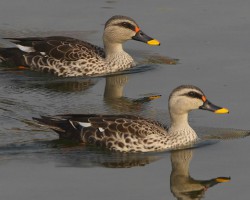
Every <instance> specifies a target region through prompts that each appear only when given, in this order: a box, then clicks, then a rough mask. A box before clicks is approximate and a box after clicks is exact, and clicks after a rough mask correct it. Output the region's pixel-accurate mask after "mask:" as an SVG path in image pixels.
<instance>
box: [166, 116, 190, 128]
mask: <svg viewBox="0 0 250 200" xmlns="http://www.w3.org/2000/svg"><path fill="white" fill-rule="evenodd" d="M170 118H171V126H170V127H171V128H174V129H185V128H191V127H190V126H189V124H188V113H183V114H179V113H178V114H174V113H170Z"/></svg>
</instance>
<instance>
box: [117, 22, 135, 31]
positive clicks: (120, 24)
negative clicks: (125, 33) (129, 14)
mask: <svg viewBox="0 0 250 200" xmlns="http://www.w3.org/2000/svg"><path fill="white" fill-rule="evenodd" d="M116 25H117V26H122V27H124V28H127V29H130V30H132V31H135V26H134V25H133V24H130V23H128V22H120V23H118V24H116Z"/></svg>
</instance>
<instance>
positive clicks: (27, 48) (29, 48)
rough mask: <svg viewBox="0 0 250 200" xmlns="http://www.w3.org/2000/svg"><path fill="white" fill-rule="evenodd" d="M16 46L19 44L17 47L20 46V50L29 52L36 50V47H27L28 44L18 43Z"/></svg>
mask: <svg viewBox="0 0 250 200" xmlns="http://www.w3.org/2000/svg"><path fill="white" fill-rule="evenodd" d="M16 46H17V48H19V49H20V50H22V51H25V52H27V53H30V52H35V49H34V48H33V47H26V46H22V45H20V44H17V45H16Z"/></svg>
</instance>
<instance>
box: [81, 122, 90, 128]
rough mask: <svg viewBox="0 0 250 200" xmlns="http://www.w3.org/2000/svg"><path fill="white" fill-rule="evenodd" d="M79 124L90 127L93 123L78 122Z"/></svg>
mask: <svg viewBox="0 0 250 200" xmlns="http://www.w3.org/2000/svg"><path fill="white" fill-rule="evenodd" d="M78 124H80V125H81V126H83V127H90V126H91V123H89V122H78Z"/></svg>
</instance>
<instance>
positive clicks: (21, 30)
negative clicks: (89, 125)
mask: <svg viewBox="0 0 250 200" xmlns="http://www.w3.org/2000/svg"><path fill="white" fill-rule="evenodd" d="M249 6H250V2H249V1H246V0H239V1H233V0H227V1H226V0H222V1H220V2H218V1H214V0H212V1H184V0H178V1H169V0H167V1H166V0H155V1H144V2H143V3H142V2H141V1H131V2H130V1H73V2H72V1H71V2H68V1H60V3H59V2H58V1H50V2H47V3H44V2H42V1H37V0H35V1H29V0H18V1H7V0H3V1H2V2H1V7H0V19H1V21H0V36H1V37H13V36H47V35H67V36H72V37H76V38H80V39H84V40H88V41H90V42H92V43H94V44H97V45H100V46H102V40H101V37H102V31H103V25H104V23H105V22H106V19H108V18H109V17H111V16H112V15H115V14H123V15H127V16H130V17H133V18H134V19H135V20H136V21H137V22H138V24H139V25H140V27H141V29H142V30H143V31H144V32H145V33H147V34H148V35H150V36H152V37H155V38H157V39H159V40H160V41H161V46H160V47H150V46H147V45H146V44H143V43H139V42H135V41H129V42H127V43H126V45H125V48H126V50H127V51H128V52H129V53H130V54H131V55H133V57H134V58H135V59H136V60H137V61H138V62H139V63H140V66H139V68H138V69H137V70H139V73H134V72H138V71H137V70H135V71H133V73H125V74H121V75H115V76H108V77H97V78H92V79H89V78H72V79H65V78H56V77H52V76H48V75H43V74H40V73H37V72H30V71H16V70H12V69H9V68H8V69H6V68H5V69H1V70H0V85H1V87H0V123H1V127H0V177H1V180H0V198H1V199H25V200H27V199H46V198H47V199H60V200H62V199H80V198H82V199H89V200H91V199H93V200H96V199H143V200H145V199H176V198H180V197H182V198H183V199H199V198H202V197H204V198H205V199H236V198H237V199H249V192H248V190H249V178H250V177H249V176H250V175H249V174H248V171H249V167H250V159H249V156H248V152H249V142H250V140H249V137H241V136H242V135H244V134H245V133H247V132H248V131H247V130H249V129H250V125H249V112H250V107H249V100H250V95H249V83H250V80H249V74H250V71H249V49H250V43H249V42H248V41H249V34H250V26H249V21H250V12H249ZM0 45H1V46H4V45H10V44H9V43H8V42H6V41H4V40H2V39H0ZM168 57H169V58H174V59H178V62H177V64H175V62H174V64H173V65H169V64H168V62H165V61H166V60H165V59H166V58H168ZM180 84H194V85H196V86H198V87H200V88H201V89H202V90H203V91H204V92H205V94H206V95H207V98H208V99H209V100H210V101H212V102H213V103H215V104H217V105H221V106H224V107H227V108H229V109H230V114H229V115H215V114H213V113H209V112H204V111H196V112H192V113H191V114H190V124H191V125H192V126H193V127H195V128H196V130H197V133H198V134H199V135H200V136H204V135H206V136H207V135H208V136H211V135H212V136H213V137H214V136H218V135H220V137H219V138H217V139H219V140H220V139H221V137H222V136H225V137H224V138H227V140H223V141H220V142H217V141H218V140H216V142H209V143H205V144H202V145H200V146H197V148H194V149H192V150H184V151H177V152H162V153H149V154H135V155H133V154H132V155H131V154H128V155H127V154H126V155H124V154H117V153H110V152H106V151H102V150H99V149H95V148H92V147H83V146H71V145H70V144H67V145H65V144H60V143H59V144H58V141H57V140H56V139H57V135H56V134H55V133H53V132H52V131H49V130H43V129H41V128H40V127H37V126H36V125H35V124H33V123H32V120H31V119H32V117H38V116H39V115H54V114H61V113H109V114H110V113H114V114H117V113H130V114H139V115H142V116H147V117H150V118H153V119H157V120H159V121H161V122H163V123H168V122H169V117H168V108H167V100H168V95H169V94H170V92H171V91H172V89H174V88H175V87H177V86H178V85H180ZM114 85H115V87H114ZM110 91H111V92H110ZM159 94H160V95H162V97H161V98H159V99H157V100H154V101H150V102H145V101H139V102H138V101H137V100H138V99H143V98H144V97H146V96H149V95H159ZM208 127H209V128H208ZM231 128H233V129H237V130H246V132H241V131H236V132H235V131H234V130H232V129H231ZM238 135H239V137H237V136H238ZM232 138H237V139H232ZM208 144H209V145H208ZM179 163H183V166H180V165H179ZM184 163H185V165H184ZM174 166H175V167H174ZM180 167H183V168H181V170H178V169H179V168H180ZM176 169H177V170H176ZM182 172H183V173H182ZM188 172H189V174H190V177H189V176H188V175H187V174H188ZM176 173H177V175H178V174H181V176H180V177H182V179H175V178H174V177H175V176H174V175H173V174H176ZM183 174H184V175H183ZM217 177H231V180H230V181H229V182H225V183H220V184H215V182H213V181H214V178H217ZM191 179H192V181H194V182H193V183H195V184H196V185H198V186H199V187H198V188H199V189H197V188H194V189H193V190H192V189H191V190H190V187H189V186H190V185H189V184H187V182H188V181H189V180H191ZM201 180H204V181H206V183H210V185H209V186H208V185H204V182H202V181H201ZM209 181H210V182H209ZM180 183H181V184H180ZM202 183H203V185H202ZM212 183H213V184H214V185H213V184H212ZM181 185H185V187H186V188H188V189H187V190H186V191H185V192H184V193H183V188H182V187H180V186H181ZM212 185H213V187H212Z"/></svg>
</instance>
